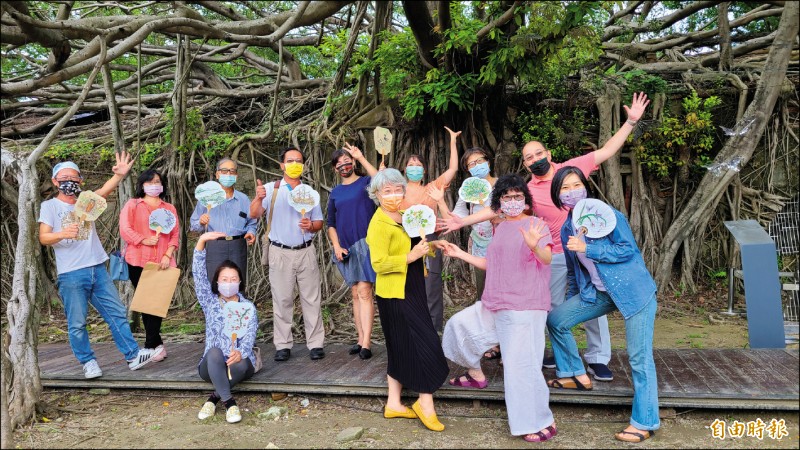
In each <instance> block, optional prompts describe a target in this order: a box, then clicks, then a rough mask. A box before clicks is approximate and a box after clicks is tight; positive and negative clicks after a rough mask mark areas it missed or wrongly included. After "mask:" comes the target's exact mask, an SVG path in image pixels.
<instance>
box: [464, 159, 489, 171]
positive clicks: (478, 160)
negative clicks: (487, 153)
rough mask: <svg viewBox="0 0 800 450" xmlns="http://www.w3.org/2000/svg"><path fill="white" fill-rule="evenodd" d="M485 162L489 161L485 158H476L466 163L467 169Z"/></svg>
mask: <svg viewBox="0 0 800 450" xmlns="http://www.w3.org/2000/svg"><path fill="white" fill-rule="evenodd" d="M485 162H489V161H488V160H487V159H486V158H478V159H476V160H475V161H472V162H471V163H467V169H472V168H473V167H475V166H477V165H478V164H483V163H485Z"/></svg>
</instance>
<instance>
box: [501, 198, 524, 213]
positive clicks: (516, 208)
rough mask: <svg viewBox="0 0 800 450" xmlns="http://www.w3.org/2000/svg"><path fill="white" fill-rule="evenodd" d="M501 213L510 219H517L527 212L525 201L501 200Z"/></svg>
mask: <svg viewBox="0 0 800 450" xmlns="http://www.w3.org/2000/svg"><path fill="white" fill-rule="evenodd" d="M500 211H503V214H505V215H507V216H508V217H517V216H518V215H520V214H522V211H525V200H508V201H503V200H500Z"/></svg>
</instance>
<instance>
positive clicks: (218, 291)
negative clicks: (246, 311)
mask: <svg viewBox="0 0 800 450" xmlns="http://www.w3.org/2000/svg"><path fill="white" fill-rule="evenodd" d="M221 237H225V233H221V232H218V231H214V232H209V233H205V234H203V235H202V236H200V239H199V240H198V241H197V246H196V247H195V249H194V260H193V261H192V275H193V276H194V286H195V293H196V294H197V301H198V302H200V306H201V307H202V308H203V313H204V314H205V316H206V348H205V351H204V352H203V357H202V358H201V359H200V364H199V365H198V367H197V369H198V371H199V372H200V378H202V379H204V380H205V381H210V382H211V383H212V384H213V385H214V393H212V394H211V396H210V397H208V400H207V401H206V402H205V404H203V407H202V408H201V409H200V412H199V413H198V414H197V418H198V419H200V420H203V419H207V418H209V417H211V416H213V415H214V412H215V411H216V406H217V402H219V401H220V400H222V402H223V403H224V404H225V409H226V413H225V419H226V420H227V421H228V422H229V423H235V422H239V421H241V420H242V415H241V412H240V411H239V407H238V406H236V401H235V400H234V399H233V396H232V395H231V388H232V387H233V386H234V385H236V384H237V383H239V382H241V381H243V380H246V379H248V378H250V377H252V376H253V374H254V373H255V371H256V370H255V367H256V355H255V354H254V353H253V346H254V345H255V341H256V330H257V329H258V317H253V320H250V321H249V323H248V328H247V331H245V332H244V333H243V335H242V336H240V337H239V338H237V342H236V343H234V342H231V336H228V335H227V334H226V333H224V332H223V329H224V327H225V319H224V307H225V304H226V303H227V302H242V303H250V304H251V305H252V303H251V302H250V301H249V300H247V299H246V298H244V295H242V293H241V292H240V291H239V283H240V282H241V279H242V276H241V270H240V269H239V266H237V265H236V263H234V262H232V261H229V260H228V261H224V262H223V263H222V264H221V265H220V266H219V268H218V269H217V270H216V272H215V273H214V282H213V283H212V282H210V281H209V279H208V276H207V274H206V250H205V248H206V242H207V241H212V240H215V239H218V238H221ZM253 314H255V307H254V308H253ZM229 374H230V375H229Z"/></svg>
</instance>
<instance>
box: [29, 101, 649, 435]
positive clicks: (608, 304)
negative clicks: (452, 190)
mask: <svg viewBox="0 0 800 450" xmlns="http://www.w3.org/2000/svg"><path fill="white" fill-rule="evenodd" d="M648 103H649V100H647V96H646V95H644V94H643V93H641V94H636V95H634V97H633V101H632V104H631V106H630V107H628V106H625V107H624V108H625V110H626V112H627V116H628V118H627V121H626V122H625V124H623V125H622V127H621V128H620V130H619V131H618V132H617V133H616V134H615V135H614V136H613V137H612V138H611V139H610V140H609V141H608V142H607V143H605V145H603V146H602V148H600V149H598V150H596V151H593V152H591V153H589V154H586V155H583V156H580V157H577V158H574V159H571V160H568V161H566V162H564V163H560V164H559V163H554V162H553V161H552V157H551V154H550V152H549V151H548V150H547V149H546V148H545V147H544V146H543V145H542V144H541V143H540V142H537V141H533V142H529V143H527V144H526V145H525V146H524V147H523V149H522V159H523V162H524V165H525V167H526V168H527V169H528V171H530V172H531V174H532V178H531V181H530V182H529V183H527V184H526V183H525V182H524V181H523V179H522V178H521V177H520V176H518V175H516V174H511V175H503V176H500V177H499V178H495V177H494V176H492V169H491V160H492V158H491V154H490V152H489V151H487V150H485V149H482V148H478V147H474V148H470V149H467V150H466V151H464V152H463V155H462V157H461V158H460V160H459V157H458V149H457V138H458V136H459V134H460V132H454V131H452V130H450V129H447V131H448V132H449V134H450V148H449V152H450V162H449V166H448V168H447V170H445V171H444V173H442V174H440V175H439V176H438V177H437V178H432V177H431V176H430V174H427V175H429V176H428V180H429V181H428V182H427V183H425V179H426V164H425V159H424V157H423V156H422V155H409V156H408V157H407V158H406V161H405V162H404V164H402V166H401V167H403V172H404V173H401V171H399V170H396V169H393V168H384V167H382V166H381V167H380V168H379V169H376V168H375V167H374V166H373V165H371V164H370V163H369V162H368V161H367V159H366V158H365V157H364V155H363V154H362V153H361V151H360V150H359V149H358V148H357V147H355V146H352V145H349V144H345V146H344V148H343V149H339V150H336V151H335V152H334V153H333V155H332V157H331V166H332V167H333V169H334V170H335V171H336V173H337V174H338V176H339V177H340V179H341V183H340V184H338V185H337V186H335V187H334V188H333V189H332V191H331V192H330V195H329V198H328V203H327V216H323V213H322V210H321V208H320V207H319V206H315V207H314V208H312V209H311V210H310V211H308V212H306V213H305V214H302V215H301V213H300V212H297V211H296V210H295V209H294V208H292V207H291V206H290V205H289V202H288V200H287V197H288V196H289V194H290V192H291V190H292V189H295V188H297V186H299V185H300V184H301V183H302V181H301V176H302V173H303V169H304V166H303V164H304V162H305V157H304V155H303V153H302V152H301V151H300V149H297V148H294V147H290V148H287V149H284V150H283V151H282V152H281V154H280V166H281V170H282V171H283V178H282V179H280V180H277V181H274V182H272V183H267V184H263V183H262V182H261V181H260V180H257V186H256V192H255V197H254V199H253V200H252V202H251V201H250V200H249V198H248V197H247V195H246V194H244V193H242V192H240V191H237V190H235V189H234V185H235V183H236V178H237V170H238V167H237V165H236V162H235V161H233V160H230V159H223V160H221V161H220V162H219V163H218V165H217V171H216V178H217V180H218V181H219V183H220V184H221V185H222V186H223V188H224V190H225V193H226V201H225V202H224V203H223V204H222V205H221V206H219V207H215V208H213V209H210V210H208V209H206V207H205V206H204V205H200V204H198V205H197V208H196V209H195V211H194V213H193V215H192V218H191V227H190V228H191V230H192V231H197V232H202V234H201V235H200V237H199V239H198V242H197V245H196V247H195V249H194V253H193V264H192V272H193V276H194V280H195V290H196V294H197V298H198V302H199V304H200V305H201V306H202V308H203V311H204V313H205V316H206V346H205V351H204V354H203V356H202V358H201V360H200V363H199V365H198V371H199V374H200V376H201V377H202V378H203V379H204V380H207V381H210V382H211V383H212V384H213V386H214V393H212V394H211V396H210V397H209V398H208V400H207V401H206V402H205V403H204V405H203V407H202V408H201V411H200V413H199V414H198V417H199V418H200V419H205V418H207V417H210V416H212V415H213V414H214V413H215V410H216V405H217V404H218V403H219V402H222V403H223V404H224V406H225V409H226V418H227V420H228V421H229V422H238V421H239V420H241V414H240V412H239V409H238V407H237V406H236V402H235V400H234V399H233V397H232V395H231V388H232V387H233V386H234V385H235V384H236V383H238V382H240V381H242V380H245V379H247V378H249V377H250V376H252V375H253V373H255V372H256V371H257V369H258V368H259V366H260V364H261V363H260V357H259V352H257V351H255V350H256V349H255V348H254V347H255V335H256V324H257V323H258V321H257V320H255V321H253V322H252V323H254V325H253V326H252V327H251V329H249V330H247V332H245V333H243V334H242V335H241V336H240V337H239V338H237V339H236V341H232V340H231V336H227V335H225V334H223V332H222V327H223V323H224V318H223V307H224V305H225V304H226V302H231V301H234V302H236V301H238V302H248V300H247V299H246V297H245V292H244V286H245V276H246V273H247V247H248V245H251V244H253V243H254V242H255V240H256V228H257V222H258V220H259V219H260V218H261V217H264V219H265V220H266V227H265V228H266V233H265V236H264V239H265V242H264V244H265V245H264V254H263V255H262V262H263V263H265V264H268V265H269V282H270V285H271V290H272V297H273V314H274V317H273V323H274V337H273V343H274V345H275V349H276V353H275V355H274V360H275V361H278V362H281V361H286V360H288V359H289V358H290V357H291V349H292V347H293V339H292V333H291V326H292V312H293V299H294V290H295V289H297V291H298V292H299V297H300V303H301V308H302V315H303V322H304V327H305V334H306V346H307V347H308V349H309V353H308V354H309V357H310V358H311V359H312V360H318V359H321V358H324V357H325V352H324V349H323V346H324V328H323V322H322V315H321V308H320V305H321V285H320V271H319V267H318V264H317V260H316V250H315V248H314V243H313V240H314V236H315V233H317V232H319V231H320V230H322V228H323V227H324V226H325V225H327V234H328V238H329V239H330V241H331V244H332V250H333V251H332V254H331V258H332V261H333V262H334V263H335V264H336V266H337V267H338V269H339V271H340V273H341V275H342V277H343V278H344V280H345V282H346V283H347V284H348V285H349V286H350V288H351V294H352V298H353V319H354V322H355V327H356V330H357V335H358V341H357V342H356V343H354V344H353V345H352V347H351V348H350V349H349V353H350V354H351V355H354V356H355V355H358V357H359V358H360V359H362V360H367V359H369V358H371V357H372V350H371V340H372V325H373V321H374V314H375V311H374V305H376V304H377V307H378V315H379V318H380V323H381V327H382V330H383V333H384V337H385V342H386V353H387V359H388V367H387V381H388V387H389V392H388V400H387V402H386V406H385V410H384V417H386V418H388V419H391V418H412V419H419V420H420V421H421V422H422V423H423V424H424V425H425V426H426V427H427V428H429V429H431V430H435V431H442V430H444V428H445V426H444V425H443V424H442V423H441V421H439V419H438V417H437V415H436V410H435V405H434V402H433V393H434V392H435V391H436V390H437V389H439V388H440V387H441V386H442V385H443V384H444V383H445V381H447V376H448V374H449V368H448V364H447V359H450V360H451V361H453V362H455V363H457V364H459V365H461V366H463V367H464V368H465V369H466V371H465V372H464V373H463V375H461V376H458V377H456V378H453V379H450V380H449V384H451V385H453V386H460V387H464V388H474V389H483V388H485V387H486V386H487V385H488V381H487V379H486V377H485V375H484V373H483V372H482V370H481V359H483V358H489V359H494V358H502V360H501V361H502V364H503V372H504V385H505V400H506V406H507V409H508V418H509V427H510V430H511V433H512V434H513V435H515V436H522V437H523V438H524V439H525V440H526V441H529V442H543V441H547V440H550V439H551V438H553V437H554V436H556V434H557V432H558V431H557V428H556V424H555V420H554V417H553V414H552V412H551V411H550V408H549V389H548V387H550V388H558V389H578V390H591V389H592V388H593V382H592V379H591V378H590V377H589V375H591V376H592V377H593V378H594V379H595V380H598V381H611V380H613V373H612V372H611V370H610V369H609V368H608V362H609V360H610V358H611V344H610V336H609V331H608V322H607V320H606V314H607V313H609V312H612V311H614V310H619V311H620V313H621V314H622V316H623V318H624V320H625V329H626V345H627V351H628V355H629V360H630V365H631V372H632V379H633V384H634V391H635V393H634V399H633V412H632V416H631V421H630V425H629V426H628V427H627V428H625V429H624V430H622V431H620V432H619V433H617V434H616V435H615V437H616V438H617V439H619V440H623V441H628V442H641V441H643V440H645V439H648V438H650V437H651V436H652V435H653V434H654V432H655V430H656V429H658V428H659V425H660V423H659V415H658V393H657V383H656V372H655V364H654V361H653V352H652V338H653V323H654V320H655V312H656V296H655V292H656V288H655V283H654V281H653V279H652V277H651V275H650V274H649V273H648V271H647V268H646V267H645V264H644V261H643V259H642V257H641V255H640V253H639V250H638V247H637V244H636V242H635V240H634V238H633V233H632V232H631V230H630V227H629V225H628V222H627V220H626V219H625V217H624V216H623V215H622V214H621V213H620V212H619V211H616V210H614V213H615V214H616V219H617V225H616V227H615V229H614V230H613V231H611V233H610V234H608V235H606V236H604V237H601V238H590V237H587V236H585V235H583V233H580V232H578V230H574V229H573V225H572V221H571V220H570V219H571V215H572V208H573V207H574V206H575V205H576V204H577V202H578V201H580V200H581V199H584V198H588V197H592V189H591V187H590V186H589V184H588V182H587V177H588V175H589V174H590V173H591V172H592V171H593V170H595V169H596V168H597V166H598V165H599V164H601V163H602V162H604V161H606V160H607V159H609V158H610V157H612V156H613V155H614V154H615V153H616V152H618V151H619V150H620V149H621V148H622V146H623V144H624V142H625V140H626V138H627V137H628V135H629V134H630V132H631V131H632V129H633V127H634V126H635V124H636V121H638V120H639V119H640V118H641V116H642V114H643V113H644V111H645V108H646V107H647V105H648ZM117 159H118V160H117V164H116V165H115V166H114V168H113V171H114V176H113V177H112V178H111V179H110V180H109V181H108V182H106V183H105V185H103V187H102V188H100V189H99V190H97V191H96V192H97V193H98V194H100V195H102V196H107V195H108V194H109V193H111V192H113V190H114V189H115V187H116V186H117V185H118V183H119V182H120V181H121V180H122V178H123V177H124V176H125V175H126V174H127V172H128V171H129V170H130V167H131V160H130V158H129V157H128V156H127V155H126V154H122V155H117ZM459 166H461V168H462V169H464V170H465V171H468V172H469V174H470V175H471V176H472V177H478V178H483V179H485V180H487V181H488V182H489V184H490V185H491V186H492V191H491V194H490V197H489V199H487V200H486V201H485V202H484V204H468V203H466V202H464V201H463V200H459V201H458V202H457V203H456V205H455V207H454V208H453V210H452V211H451V210H450V209H449V206H448V204H447V202H446V201H445V200H444V192H445V190H447V189H448V188H449V186H450V183H451V182H452V180H453V178H454V177H455V175H456V174H457V172H458V170H459ZM52 181H53V183H54V184H55V185H56V186H57V187H58V190H59V193H58V196H57V197H56V198H54V199H51V200H48V201H46V202H43V203H42V211H41V215H40V218H39V222H40V241H41V243H42V244H44V245H53V246H54V248H55V252H56V260H57V261H56V262H57V265H58V273H59V280H58V281H59V291H60V293H61V296H62V299H63V301H64V304H65V311H66V315H67V321H68V324H69V325H68V326H69V337H70V345H71V347H72V350H73V352H74V353H75V356H76V358H77V359H78V361H79V362H80V363H81V364H83V367H84V373H85V375H86V377H87V378H92V377H97V376H100V375H101V374H102V372H101V370H100V368H99V366H98V365H97V362H96V360H95V359H94V355H93V353H92V350H91V347H90V345H89V340H88V334H87V332H86V314H87V311H88V303H91V304H92V305H93V306H94V307H95V308H96V309H97V310H98V311H99V312H100V314H101V315H102V316H103V318H104V319H105V320H106V322H107V323H108V324H109V327H110V328H111V330H112V336H113V338H114V340H115V342H116V344H117V347H118V348H119V350H120V351H121V352H122V353H124V354H125V357H126V359H128V361H129V366H130V368H131V369H132V370H136V369H138V368H139V367H141V366H143V365H144V364H147V363H149V362H151V361H160V360H162V359H163V358H165V357H166V349H165V347H164V343H163V341H162V340H161V337H160V335H159V333H160V327H161V318H160V317H155V316H149V315H143V322H144V326H145V334H146V337H145V342H144V345H143V348H141V349H140V348H139V347H138V345H137V344H136V342H135V340H134V339H133V337H132V335H131V332H130V327H129V325H128V323H127V321H126V320H125V307H124V306H123V305H122V303H121V302H120V300H119V298H118V296H117V293H116V289H115V288H114V285H113V283H112V282H111V279H110V277H109V276H108V272H107V271H106V269H105V267H104V265H103V264H104V262H105V261H106V260H107V259H108V257H107V255H106V254H105V252H104V250H103V247H102V245H101V244H100V241H99V239H98V237H97V233H96V230H95V229H94V224H93V222H86V223H83V224H81V223H73V222H75V221H74V220H73V219H70V217H71V214H69V213H70V212H71V211H72V209H73V208H74V204H75V201H76V196H77V194H78V193H79V192H80V186H81V184H82V183H83V178H82V177H81V174H80V170H79V169H78V167H77V166H76V165H75V164H74V163H71V162H66V163H61V164H58V165H56V167H55V168H54V169H53V177H52ZM165 197H166V179H164V178H163V177H162V175H161V174H160V173H159V172H157V171H155V170H147V171H145V172H143V173H142V174H141V175H140V176H139V179H138V181H137V185H136V193H135V198H133V199H131V200H130V201H129V202H128V203H127V204H126V205H125V206H124V207H123V209H122V212H121V216H120V233H121V235H122V238H123V240H124V241H125V243H126V248H125V250H124V254H125V260H126V262H127V263H128V265H129V273H130V279H131V281H132V282H133V284H134V286H137V284H138V281H139V276H140V275H141V272H142V268H143V267H144V265H145V264H146V263H156V264H158V265H159V267H161V268H167V267H170V266H173V267H174V266H175V250H176V249H177V247H178V238H179V235H180V232H179V228H178V226H176V227H175V228H174V229H173V231H172V232H171V233H169V234H158V235H156V236H154V235H153V234H152V232H150V230H149V228H148V223H147V218H148V217H149V214H150V213H151V212H152V211H153V210H154V209H157V208H166V209H169V210H171V211H172V212H173V213H174V212H175V208H174V207H173V206H172V205H170V204H168V203H166V202H165V201H164V198H165ZM420 204H423V205H427V206H429V207H430V208H431V209H433V211H434V212H435V214H436V215H437V216H438V217H439V226H438V229H437V234H438V236H437V235H428V236H420V237H414V238H411V237H409V235H408V234H407V233H406V231H405V229H404V228H403V226H402V214H403V212H404V211H405V210H406V209H407V208H409V207H411V206H413V205H420ZM468 225H471V226H472V229H471V232H470V239H469V251H465V250H463V249H461V248H459V247H458V246H457V245H455V244H453V243H451V242H448V241H446V240H444V239H441V238H440V237H441V234H445V233H447V232H450V231H453V230H455V229H458V228H461V227H462V226H468ZM81 227H86V228H87V229H86V230H81V229H80V228H81ZM82 232H83V233H86V234H88V235H89V237H88V239H85V238H84V239H76V238H77V237H78V235H79V233H82ZM444 257H450V258H458V259H461V260H463V261H465V262H466V263H468V264H470V265H472V266H473V267H474V268H475V278H476V280H477V288H478V292H477V296H476V301H475V303H474V304H473V305H471V306H469V307H467V308H465V309H464V310H462V311H460V312H458V313H457V314H455V315H454V316H453V317H451V318H450V319H449V320H448V321H447V323H446V324H444V323H443V298H442V297H443V285H442V277H441V271H442V260H443V258H444ZM373 291H374V296H375V298H374V299H373ZM581 323H582V324H584V327H585V329H586V334H587V351H586V352H585V354H584V355H583V359H582V358H581V356H580V354H579V353H578V347H577V344H576V342H575V339H574V337H573V335H572V328H573V327H574V326H576V325H578V324H581ZM546 332H547V333H548V334H549V335H550V340H551V343H552V348H553V357H552V358H548V357H546V356H545V333H546ZM440 334H441V337H440ZM584 359H585V361H586V363H587V364H588V369H587V368H586V367H584V361H583V360H584ZM543 366H544V367H555V368H556V376H557V378H555V379H552V380H550V381H545V379H544V375H543V373H542V371H541V368H542V367H543ZM404 387H405V388H407V389H410V390H413V391H415V392H417V393H419V398H418V399H417V401H416V402H415V403H414V404H413V405H412V406H411V408H408V407H406V406H405V405H404V404H403V403H402V402H401V392H402V389H403V388H404Z"/></svg>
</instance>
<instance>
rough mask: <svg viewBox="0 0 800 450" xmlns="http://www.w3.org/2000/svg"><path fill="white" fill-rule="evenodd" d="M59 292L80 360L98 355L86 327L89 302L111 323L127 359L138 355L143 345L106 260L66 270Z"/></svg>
mask: <svg viewBox="0 0 800 450" xmlns="http://www.w3.org/2000/svg"><path fill="white" fill-rule="evenodd" d="M58 292H59V294H61V300H62V301H63V302H64V313H66V315H67V327H68V328H69V345H70V347H71V348H72V353H74V354H75V357H76V358H78V362H79V363H81V364H86V363H87V362H89V361H91V360H93V359H94V352H93V351H92V347H91V345H90V344H89V333H88V332H87V331H86V316H87V315H88V314H89V303H91V304H92V306H94V308H95V309H96V310H97V312H99V313H100V315H101V316H102V317H103V320H105V321H106V323H107V324H108V328H109V330H111V336H112V337H113V338H114V342H115V343H116V344H117V348H118V349H119V351H120V352H121V353H122V354H123V355H125V359H133V358H135V357H136V355H137V353H138V352H139V345H138V344H137V343H136V340H135V339H134V338H133V334H131V326H130V324H129V323H128V318H127V312H126V310H125V306H124V305H123V304H122V301H120V299H119V294H118V293H117V288H116V287H115V286H114V283H113V282H112V281H111V276H109V275H108V271H107V270H106V266H105V264H98V265H96V266H92V267H86V268H83V269H78V270H73V271H72V272H67V273H62V274H61V275H59V276H58Z"/></svg>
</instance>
